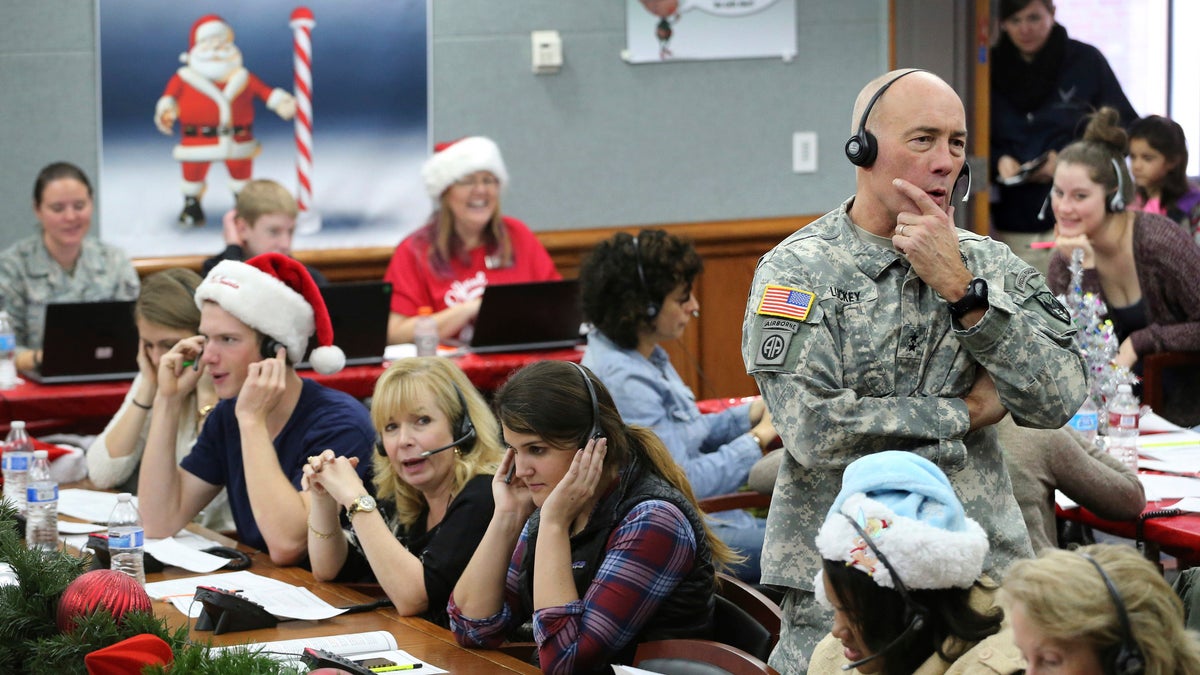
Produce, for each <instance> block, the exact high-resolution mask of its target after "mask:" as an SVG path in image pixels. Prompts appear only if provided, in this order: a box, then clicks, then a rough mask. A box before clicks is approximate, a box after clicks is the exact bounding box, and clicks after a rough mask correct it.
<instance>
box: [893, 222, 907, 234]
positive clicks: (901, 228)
mask: <svg viewBox="0 0 1200 675" xmlns="http://www.w3.org/2000/svg"><path fill="white" fill-rule="evenodd" d="M905 227H907V226H906V225H905V224H904V223H900V224H899V225H897V226H896V234H898V235H900V236H902V237H903V236H904V228H905Z"/></svg>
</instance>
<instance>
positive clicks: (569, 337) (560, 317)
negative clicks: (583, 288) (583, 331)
mask: <svg viewBox="0 0 1200 675" xmlns="http://www.w3.org/2000/svg"><path fill="white" fill-rule="evenodd" d="M582 321H583V310H582V309H581V308H580V306H579V280H578V279H564V280H562V281H534V282H529V283H523V284H488V286H487V287H486V288H484V289H483V300H482V301H481V302H480V305H479V315H478V316H477V317H476V318H475V331H474V333H473V334H472V336H471V341H470V344H469V345H468V346H467V348H466V349H467V351H470V352H475V353H480V354H486V353H489V352H519V351H528V350H532V349H556V348H562V347H570V346H573V345H576V344H578V343H579V342H580V336H579V327H580V324H581V323H582Z"/></svg>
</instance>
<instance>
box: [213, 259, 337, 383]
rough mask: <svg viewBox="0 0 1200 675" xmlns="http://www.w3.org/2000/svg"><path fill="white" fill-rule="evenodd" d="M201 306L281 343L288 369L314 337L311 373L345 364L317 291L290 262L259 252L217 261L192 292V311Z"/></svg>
mask: <svg viewBox="0 0 1200 675" xmlns="http://www.w3.org/2000/svg"><path fill="white" fill-rule="evenodd" d="M206 301H208V302H213V303H216V304H217V305H219V306H220V307H221V309H223V310H225V311H226V312H229V313H230V314H232V315H233V316H235V317H236V318H237V319H238V320H239V321H241V322H242V323H244V324H246V325H247V326H250V327H251V328H253V329H255V330H257V331H258V332H260V333H262V334H264V335H266V336H268V337H271V338H274V339H276V340H278V341H280V342H282V343H283V345H284V346H285V347H287V354H288V362H289V363H291V364H292V365H295V364H297V363H299V362H301V361H303V360H304V353H305V351H307V349H308V338H309V337H310V336H311V335H312V334H313V333H314V332H315V333H316V335H317V345H318V346H317V347H316V348H315V349H313V351H312V355H311V356H309V362H310V363H312V366H313V370H316V371H317V372H318V373H321V374H323V375H330V374H332V373H336V372H338V371H339V370H341V369H342V368H343V367H345V365H346V355H345V354H344V353H343V352H342V350H341V349H340V348H339V347H336V346H334V344H333V324H331V323H330V321H329V310H328V309H326V308H325V299H324V298H322V297H321V290H320V289H319V288H318V287H317V284H316V283H315V282H313V280H312V276H310V275H309V273H308V269H307V268H305V267H304V265H303V264H302V263H300V262H298V261H296V260H295V259H293V258H290V257H288V256H286V255H283V254H282V253H264V254H262V255H258V256H255V257H253V258H251V259H249V260H247V261H246V262H239V261H236V260H222V261H221V262H219V263H217V266H216V267H214V268H213V269H212V271H211V272H209V273H208V276H207V277H205V278H204V281H203V282H201V283H200V285H199V286H198V287H196V306H197V307H200V308H201V309H203V307H204V303H205V302H206Z"/></svg>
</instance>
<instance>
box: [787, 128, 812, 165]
mask: <svg viewBox="0 0 1200 675" xmlns="http://www.w3.org/2000/svg"><path fill="white" fill-rule="evenodd" d="M792 171H793V172H795V173H816V172H817V132H815V131H797V132H795V133H794V134H792Z"/></svg>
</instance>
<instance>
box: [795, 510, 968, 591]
mask: <svg viewBox="0 0 1200 675" xmlns="http://www.w3.org/2000/svg"><path fill="white" fill-rule="evenodd" d="M843 514H845V515H848V516H849V517H851V518H854V520H855V522H856V523H858V524H859V526H860V527H862V528H863V529H864V530H865V531H866V532H867V534H868V535H870V536H871V540H872V541H873V542H874V543H875V546H876V547H877V548H878V549H879V551H880V552H881V553H883V555H884V557H886V558H887V561H888V562H889V563H891V565H892V567H893V568H895V570H896V574H898V575H899V576H900V580H901V582H902V583H903V584H904V586H905V587H906V588H909V589H938V588H970V587H971V585H972V584H974V583H975V580H976V579H978V578H979V576H980V575H981V574H982V573H983V559H984V557H985V556H986V555H987V552H988V539H987V534H985V533H984V531H983V528H982V527H980V526H979V523H977V522H975V521H974V520H972V519H970V518H966V519H965V520H966V523H965V527H964V529H963V530H961V531H950V530H946V529H943V528H940V527H935V526H933V525H930V524H928V523H926V522H923V521H921V520H917V519H915V518H909V517H907V516H898V515H896V514H895V513H894V512H893V511H892V510H891V509H889V508H888V507H886V506H884V505H883V504H882V503H880V502H878V501H875V500H874V499H871V498H869V497H867V496H866V495H865V494H863V493H861V492H859V493H856V494H853V495H851V496H849V497H848V498H846V501H845V502H843V504H842V507H841V509H840V513H831V514H829V517H828V518H826V519H825V524H824V525H822V526H821V531H820V532H818V533H817V550H818V551H820V552H821V557H822V558H824V559H826V560H835V561H843V562H846V563H850V564H851V566H853V567H855V568H857V569H861V570H863V571H864V572H867V573H868V574H870V575H871V577H872V578H873V579H874V580H875V583H877V584H879V585H880V586H883V587H886V588H895V585H894V583H893V581H892V575H891V573H890V572H888V569H887V567H886V566H885V565H883V564H882V563H881V562H877V561H876V560H875V555H874V553H873V552H871V550H870V549H869V548H868V547H865V546H863V545H861V540H862V537H861V536H860V535H859V533H858V532H857V531H856V530H855V529H854V526H853V525H852V524H851V523H850V522H849V521H847V520H846V518H845V517H844V515H843ZM880 521H882V522H886V527H880ZM817 582H818V583H819V582H820V578H819V577H818V579H817Z"/></svg>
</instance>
